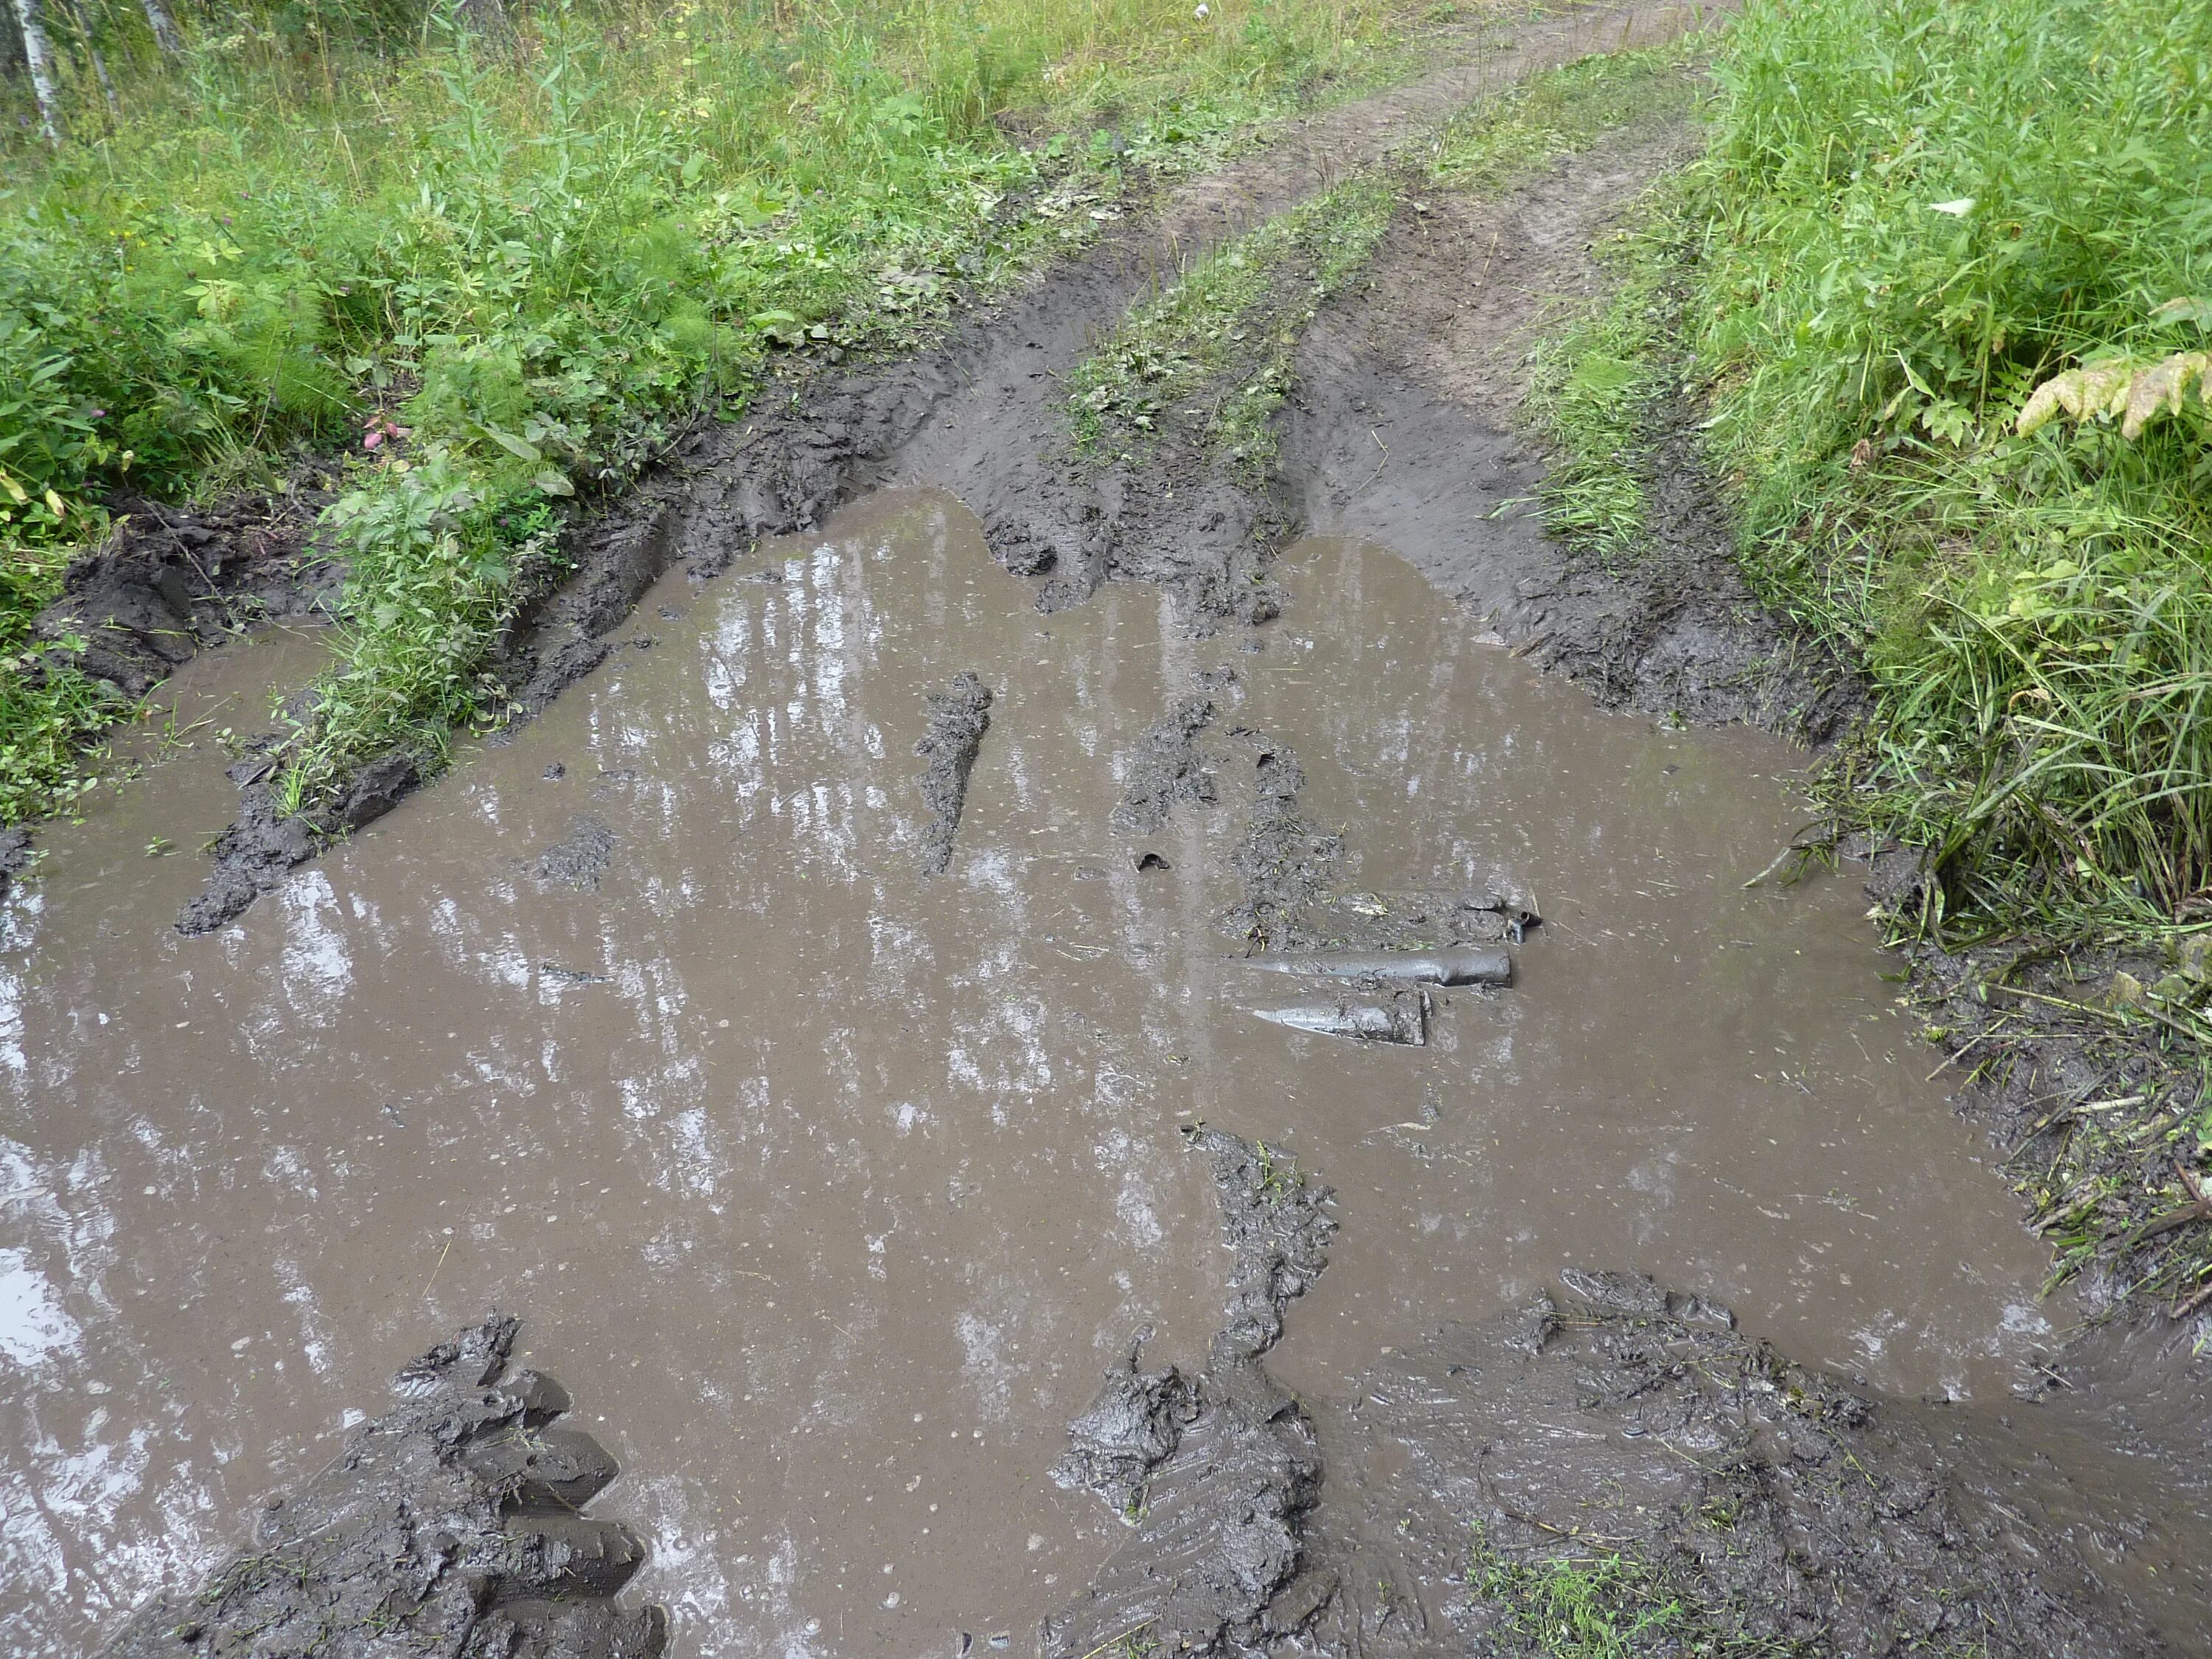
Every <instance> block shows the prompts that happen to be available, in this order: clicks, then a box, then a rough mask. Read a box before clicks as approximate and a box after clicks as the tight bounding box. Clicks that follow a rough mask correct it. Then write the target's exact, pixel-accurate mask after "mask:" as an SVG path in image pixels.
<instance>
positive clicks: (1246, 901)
mask: <svg viewBox="0 0 2212 1659" xmlns="http://www.w3.org/2000/svg"><path fill="white" fill-rule="evenodd" d="M1231 735H1232V736H1235V737H1238V738H1243V740H1244V741H1245V742H1246V743H1248V744H1250V745H1251V746H1252V747H1253V749H1254V750H1255V753H1254V755H1253V757H1252V816H1251V818H1250V821H1249V824H1248V826H1247V828H1246V829H1245V832H1244V838H1243V841H1242V842H1240V843H1239V844H1238V846H1237V849H1236V851H1235V852H1234V853H1232V854H1231V855H1230V861H1231V866H1232V867H1233V868H1234V870H1235V871H1236V872H1237V878H1238V880H1239V881H1241V882H1242V883H1243V888H1244V897H1243V902H1241V903H1239V904H1238V905H1237V908H1235V909H1234V910H1232V911H1231V912H1230V914H1229V916H1228V918H1227V919H1226V921H1225V923H1224V926H1225V928H1226V929H1227V931H1228V932H1230V933H1232V934H1234V935H1235V936H1236V937H1237V938H1238V939H1242V940H1243V941H1244V942H1245V943H1246V944H1247V945H1250V946H1251V947H1252V948H1253V949H1255V950H1297V949H1307V950H1310V949H1313V948H1315V947H1316V946H1319V945H1326V944H1329V943H1332V942H1333V941H1332V940H1329V939H1326V938H1323V937H1321V936H1319V935H1316V934H1314V933H1310V931H1309V930H1308V929H1307V927H1305V918H1306V915H1307V913H1308V912H1309V911H1310V909H1311V908H1313V906H1314V905H1315V904H1316V903H1317V902H1319V901H1320V899H1321V897H1322V894H1323V893H1324V892H1326V891H1327V890H1328V878H1329V875H1330V872H1332V871H1333V870H1334V867H1335V866H1336V863H1337V861H1338V860H1340V859H1341V858H1342V857H1343V856H1344V838H1343V837H1342V836H1335V835H1330V834H1328V833H1326V832H1324V831H1322V830H1320V829H1316V828H1315V827H1314V826H1313V825H1311V824H1310V823H1307V822H1306V821H1305V819H1304V817H1301V816H1299V813H1298V796H1299V794H1300V793H1301V792H1303V791H1304V788H1305V787H1306V769H1305V768H1304V767H1303V766H1301V765H1300V764H1299V763H1298V757H1297V753H1296V751H1294V750H1292V749H1291V747H1290V745H1289V744H1279V743H1270V742H1269V741H1267V738H1266V737H1265V735H1264V734H1263V733H1261V732H1253V731H1249V730H1243V729H1240V730H1239V731H1237V732H1233V733H1231Z"/></svg>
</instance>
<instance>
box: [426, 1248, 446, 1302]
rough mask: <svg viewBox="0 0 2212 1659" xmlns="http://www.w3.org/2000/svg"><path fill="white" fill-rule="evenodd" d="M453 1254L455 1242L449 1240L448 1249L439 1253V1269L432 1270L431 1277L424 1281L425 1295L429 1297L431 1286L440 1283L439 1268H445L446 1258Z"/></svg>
mask: <svg viewBox="0 0 2212 1659" xmlns="http://www.w3.org/2000/svg"><path fill="white" fill-rule="evenodd" d="M452 1254H453V1240H452V1239H450V1238H449V1239H447V1241H446V1248H445V1249H442V1250H441V1251H439V1252H438V1267H444V1266H445V1265H446V1258H447V1256H449V1255H452ZM438 1267H433V1268H431V1269H430V1276H429V1277H428V1279H424V1280H423V1281H422V1294H423V1295H425V1296H428V1295H429V1294H430V1286H432V1285H435V1284H436V1283H437V1282H438Z"/></svg>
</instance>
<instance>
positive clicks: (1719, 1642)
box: [1467, 1523, 1796, 1659]
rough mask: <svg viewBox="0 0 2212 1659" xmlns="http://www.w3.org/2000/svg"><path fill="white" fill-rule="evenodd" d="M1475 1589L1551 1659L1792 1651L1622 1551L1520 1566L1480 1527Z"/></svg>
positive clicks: (1471, 1580)
mask: <svg viewBox="0 0 2212 1659" xmlns="http://www.w3.org/2000/svg"><path fill="white" fill-rule="evenodd" d="M1467 1582H1468V1586H1469V1587H1470V1588H1471V1589H1474V1592H1475V1593H1476V1594H1477V1595H1480V1596H1481V1597H1482V1598H1483V1599H1484V1600H1486V1601H1491V1602H1493V1603H1495V1604H1497V1606H1498V1608H1499V1610H1500V1612H1501V1613H1502V1615H1503V1616H1502V1619H1501V1621H1500V1622H1501V1624H1502V1626H1503V1627H1504V1630H1505V1631H1507V1632H1510V1633H1511V1634H1512V1635H1514V1636H1516V1637H1518V1638H1520V1639H1521V1642H1522V1644H1523V1646H1524V1650H1527V1651H1532V1652H1534V1653H1538V1654H1542V1655H1544V1656H1547V1659H1639V1656H1642V1655H1645V1654H1654V1653H1681V1654H1692V1653H1694V1654H1705V1655H1711V1656H1715V1659H1762V1656H1783V1655H1787V1654H1790V1653H1791V1652H1794V1651H1796V1649H1795V1648H1794V1647H1793V1646H1792V1644H1786V1643H1782V1642H1777V1641H1772V1640H1770V1639H1767V1638H1760V1637H1754V1636H1750V1635H1747V1634H1746V1633H1744V1632H1742V1631H1741V1629H1739V1628H1738V1627H1737V1626H1736V1625H1735V1621H1733V1620H1728V1619H1725V1618H1723V1617H1721V1616H1719V1615H1718V1614H1717V1613H1715V1612H1713V1611H1712V1610H1711V1609H1708V1608H1705V1607H1699V1606H1697V1605H1696V1604H1694V1603H1693V1602H1692V1601H1690V1600H1688V1599H1686V1597H1685V1595H1683V1594H1681V1593H1680V1591H1678V1590H1677V1589H1674V1588H1673V1587H1671V1586H1669V1585H1668V1583H1666V1582H1665V1580H1664V1579H1663V1578H1662V1576H1661V1575H1660V1574H1659V1573H1658V1572H1657V1571H1656V1570H1654V1569H1653V1568H1652V1567H1651V1566H1650V1565H1647V1564H1646V1563H1644V1562H1642V1561H1639V1560H1638V1559H1635V1558H1634V1557H1632V1556H1629V1555H1626V1554H1622V1553H1619V1552H1611V1553H1586V1554H1577V1555H1560V1556H1556V1557H1553V1558H1552V1559H1547V1560H1542V1561H1534V1562H1530V1561H1520V1560H1516V1559H1513V1558H1511V1557H1510V1556H1507V1555H1505V1554H1504V1553H1501V1552H1500V1551H1499V1550H1498V1547H1497V1546H1496V1545H1494V1544H1492V1542H1491V1541H1490V1538H1489V1534H1487V1533H1486V1531H1485V1530H1484V1528H1482V1527H1481V1525H1480V1523H1478V1524H1477V1525H1476V1526H1475V1528H1474V1542H1473V1545H1472V1546H1471V1547H1470V1549H1469V1552H1468V1568H1467Z"/></svg>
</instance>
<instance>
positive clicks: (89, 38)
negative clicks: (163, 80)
mask: <svg viewBox="0 0 2212 1659" xmlns="http://www.w3.org/2000/svg"><path fill="white" fill-rule="evenodd" d="M68 3H69V9H70V21H72V22H74V23H75V24H76V32H77V33H78V34H80V35H82V37H83V39H84V55H85V56H86V57H88V58H90V59H92V72H93V75H94V77H95V78H96V79H98V81H99V82H100V95H101V96H102V97H104V98H105V99H106V100H107V112H108V113H109V114H110V115H112V116H120V115H121V114H122V113H123V100H121V99H119V98H118V97H117V96H116V95H115V82H113V81H112V80H111V79H109V78H108V74H107V59H106V58H103V57H101V56H100V42H99V41H98V40H94V38H93V33H92V20H91V19H90V18H88V17H87V16H86V15H84V8H83V6H82V5H81V4H79V3H78V0H68Z"/></svg>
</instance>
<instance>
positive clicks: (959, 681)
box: [914, 669, 991, 876]
mask: <svg viewBox="0 0 2212 1659" xmlns="http://www.w3.org/2000/svg"><path fill="white" fill-rule="evenodd" d="M928 696H929V726H928V728H927V730H926V731H924V732H923V733H922V734H921V740H920V741H919V742H917V743H916V744H915V746H914V752H915V754H917V755H919V756H921V757H922V758H923V759H924V760H926V761H927V762H928V763H929V764H928V766H927V768H926V769H924V770H923V771H922V774H921V776H920V777H919V778H918V779H916V780H915V781H916V782H918V783H919V784H920V785H921V804H922V805H924V806H927V808H928V809H929V811H930V813H931V817H930V821H929V823H928V824H927V825H926V826H925V827H924V828H923V829H922V832H921V851H920V852H919V853H918V854H916V856H915V862H916V863H917V864H918V865H919V866H920V867H921V873H922V874H924V875H925V876H941V875H943V874H944V873H945V871H947V870H948V869H950V868H951V866H952V837H953V836H955V835H956V834H957V833H958V831H959V829H960V812H961V809H962V808H963V807H964V806H965V805H967V802H968V778H969V774H970V773H972V772H974V771H975V757H976V756H977V755H978V754H980V753H981V751H982V748H983V734H984V732H987V731H989V730H990V729H991V689H990V687H988V686H987V685H985V684H983V682H982V681H981V680H980V679H978V678H976V677H975V674H974V673H973V672H972V671H969V670H966V669H963V670H962V671H960V672H959V673H957V674H956V675H954V676H953V677H952V684H950V685H948V686H947V687H945V690H942V691H932V692H930V693H929V694H928Z"/></svg>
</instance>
